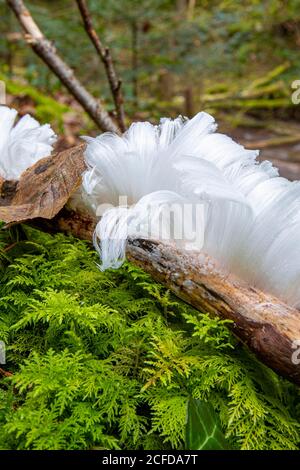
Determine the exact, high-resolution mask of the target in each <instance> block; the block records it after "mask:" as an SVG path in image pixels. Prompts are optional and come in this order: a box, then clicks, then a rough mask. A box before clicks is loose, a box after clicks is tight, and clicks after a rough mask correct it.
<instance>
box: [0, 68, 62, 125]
mask: <svg viewBox="0 0 300 470" xmlns="http://www.w3.org/2000/svg"><path fill="white" fill-rule="evenodd" d="M0 80H3V81H4V82H5V86H6V91H7V92H8V93H10V94H12V95H14V96H19V97H24V96H25V97H28V98H31V99H32V100H33V102H34V105H35V106H34V112H35V117H36V118H37V119H38V120H39V121H40V122H41V123H45V122H51V125H52V126H54V127H55V128H56V129H57V130H59V131H60V132H63V130H64V128H63V115H64V114H65V113H67V112H68V111H70V108H69V106H66V105H64V104H61V103H59V102H58V101H57V100H55V99H53V98H51V97H50V96H47V95H45V94H43V93H41V92H39V91H38V90H37V89H36V88H34V87H32V86H30V85H25V84H24V83H20V82H18V81H15V80H10V79H8V78H7V76H6V75H4V74H1V73H0Z"/></svg>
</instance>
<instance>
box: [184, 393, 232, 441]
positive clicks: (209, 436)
mask: <svg viewBox="0 0 300 470" xmlns="http://www.w3.org/2000/svg"><path fill="white" fill-rule="evenodd" d="M186 449H188V450H226V449H228V444H227V442H226V439H225V436H224V434H223V433H222V431H221V427H220V423H219V418H218V416H217V414H216V412H215V410H214V409H213V407H212V406H211V404H210V403H207V402H204V401H202V400H195V399H192V398H191V399H190V400H189V402H188V407H187V424H186Z"/></svg>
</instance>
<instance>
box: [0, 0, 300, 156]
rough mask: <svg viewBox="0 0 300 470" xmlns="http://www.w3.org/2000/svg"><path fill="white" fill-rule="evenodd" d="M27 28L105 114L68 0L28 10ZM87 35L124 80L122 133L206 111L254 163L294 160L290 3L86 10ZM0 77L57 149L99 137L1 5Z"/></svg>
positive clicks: (294, 36) (157, 1) (200, 1)
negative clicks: (255, 154) (52, 136)
mask: <svg viewBox="0 0 300 470" xmlns="http://www.w3.org/2000/svg"><path fill="white" fill-rule="evenodd" d="M25 3H26V6H27V7H28V8H29V10H30V12H31V14H32V16H33V18H34V19H35V21H36V22H37V24H38V25H39V26H40V28H41V30H42V31H43V33H44V34H45V35H46V36H47V38H48V39H50V40H51V41H53V42H54V44H55V46H56V47H57V50H58V52H59V54H60V55H61V56H62V57H63V58H64V60H65V61H66V62H67V63H68V64H69V65H70V66H71V67H72V68H73V70H74V71H75V74H76V76H77V77H78V78H79V79H80V81H81V82H82V83H83V84H84V85H85V86H86V87H87V89H88V90H89V91H90V92H91V93H92V94H93V95H94V96H95V97H100V98H101V99H102V100H103V101H104V103H105V106H106V109H108V110H109V111H110V112H112V111H113V101H112V99H111V96H110V90H109V87H108V83H107V79H106V76H105V73H104V68H103V64H102V63H101V61H100V60H99V57H98V56H97V54H96V53H95V50H94V48H93V45H92V43H91V42H90V40H89V38H88V36H87V34H86V32H85V30H84V28H83V25H82V18H81V15H80V13H79V10H78V7H77V4H76V1H75V0H51V1H50V0H48V1H46V0H36V1H35V0H30V1H29V0H28V1H27V2H25ZM87 3H88V6H89V8H90V11H91V14H92V19H93V22H94V26H95V29H96V30H97V33H98V34H99V37H100V38H101V40H102V42H103V43H104V44H105V45H107V46H109V47H110V50H111V53H112V56H113V58H114V61H115V66H116V69H117V72H118V75H119V76H120V78H121V79H122V90H123V94H124V97H125V111H126V123H127V125H128V124H129V123H130V122H132V121H134V120H150V121H152V122H157V121H158V119H159V118H160V117H162V116H171V117H175V116H177V115H178V114H184V115H187V116H189V117H191V116H192V115H194V114H195V113H196V112H198V111H200V110H206V111H208V112H211V113H212V114H213V115H214V116H215V117H216V118H217V120H218V121H219V122H220V126H219V128H220V129H221V131H225V132H228V133H229V134H231V135H233V136H234V137H236V138H237V139H238V140H239V141H240V142H242V143H244V144H246V145H247V146H248V147H250V148H253V147H254V148H256V147H258V148H262V149H263V156H264V157H272V156H275V158H277V159H289V160H292V161H296V160H299V161H300V143H299V142H300V132H299V130H300V127H299V125H298V121H299V117H300V108H299V106H300V105H298V106H297V105H295V104H293V103H292V100H291V95H292V92H293V90H292V88H291V85H292V82H293V81H294V80H296V79H300V60H299V59H300V8H299V7H300V0H263V1H257V0H246V1H244V2H240V1H232V0H223V1H221V0H110V1H104V0H89V1H88V2H87ZM0 11H1V22H0V32H1V36H0V38H1V39H0V57H1V66H0V79H1V80H4V81H5V82H6V87H7V93H8V103H7V104H9V105H13V106H15V107H16V108H18V110H19V111H20V112H21V113H22V114H24V113H26V112H31V113H32V114H33V115H34V116H35V117H36V118H37V119H39V120H41V121H47V122H51V124H52V125H53V127H54V129H55V130H56V131H57V132H58V133H60V134H61V137H60V140H59V143H58V146H59V147H60V148H64V147H68V146H71V145H74V144H76V143H77V142H78V141H79V136H80V135H82V134H86V133H90V134H96V133H98V132H99V130H97V128H96V125H95V124H94V123H93V121H92V120H91V119H90V118H89V117H88V116H87V115H86V113H85V112H84V111H83V110H82V108H81V107H80V105H79V104H78V103H76V101H75V100H74V98H73V97H72V96H71V95H70V94H69V93H68V92H67V91H66V90H65V88H64V87H63V86H62V84H61V83H60V82H59V80H58V79H57V78H56V77H55V75H54V74H53V73H52V72H51V71H50V70H49V69H48V68H47V66H46V65H44V64H43V63H42V61H41V60H40V58H39V57H37V56H36V55H35V54H34V52H33V51H32V50H31V48H30V47H29V46H28V45H27V44H26V43H25V41H24V39H23V33H22V32H21V29H20V26H19V24H18V22H17V20H16V18H15V16H14V14H13V12H12V11H11V10H10V9H9V7H8V6H7V4H6V2H5V1H4V0H1V1H0Z"/></svg>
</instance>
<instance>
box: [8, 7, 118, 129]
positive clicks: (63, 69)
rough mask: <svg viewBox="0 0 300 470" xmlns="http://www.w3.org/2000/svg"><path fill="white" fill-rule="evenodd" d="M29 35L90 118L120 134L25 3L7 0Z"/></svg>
mask: <svg viewBox="0 0 300 470" xmlns="http://www.w3.org/2000/svg"><path fill="white" fill-rule="evenodd" d="M6 1H7V4H8V5H9V7H10V8H11V9H12V10H13V12H14V13H15V15H16V17H17V19H18V21H19V23H20V24H21V26H22V28H23V29H24V32H25V39H26V41H27V43H28V44H29V45H30V46H31V47H32V49H33V50H34V52H35V53H36V54H37V55H38V56H39V57H40V58H41V59H42V60H43V61H44V62H45V64H46V65H47V66H48V67H49V68H50V69H51V70H52V71H53V72H54V73H55V75H56V76H57V77H58V78H59V79H60V81H61V82H62V83H63V84H64V85H65V87H66V88H67V89H68V90H69V92H70V93H71V94H72V95H73V96H74V98H75V99H76V100H77V101H78V102H79V103H80V104H81V106H82V107H83V108H84V109H85V111H86V112H87V113H88V115H89V116H90V117H91V118H92V119H93V121H94V122H95V123H96V124H97V125H98V126H99V128H100V129H102V130H103V131H111V132H117V133H119V132H120V130H119V128H118V126H117V125H116V124H115V123H114V121H113V120H112V118H111V117H110V116H109V114H108V112H107V111H106V110H105V109H104V107H103V104H102V103H101V102H100V101H99V100H97V99H96V98H94V97H93V96H92V95H91V94H90V93H89V92H88V91H87V90H86V88H85V87H84V86H83V85H82V84H81V83H80V81H79V80H78V79H77V78H76V76H75V75H74V72H73V70H72V69H71V68H70V67H69V66H68V65H67V64H66V63H65V62H64V61H63V60H62V59H61V58H60V56H59V55H58V53H57V51H56V49H55V47H54V45H53V44H52V43H51V42H50V41H49V40H48V39H47V38H45V36H44V35H43V33H42V31H41V30H40V29H39V27H38V25H37V24H36V23H35V21H34V19H33V18H32V16H31V14H30V12H29V10H28V9H27V8H26V7H25V4H24V2H23V1H22V0H6Z"/></svg>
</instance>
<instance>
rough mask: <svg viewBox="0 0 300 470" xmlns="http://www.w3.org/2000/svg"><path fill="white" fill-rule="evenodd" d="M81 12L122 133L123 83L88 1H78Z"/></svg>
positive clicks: (123, 121) (124, 127)
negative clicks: (103, 69) (102, 38)
mask: <svg viewBox="0 0 300 470" xmlns="http://www.w3.org/2000/svg"><path fill="white" fill-rule="evenodd" d="M76 2H77V5H78V8H79V11H80V13H81V16H82V20H83V24H84V28H85V30H86V32H87V35H88V36H89V38H90V40H91V41H92V44H93V45H94V47H95V49H96V51H97V54H98V55H99V57H100V59H101V61H102V62H103V65H104V68H105V72H106V75H107V79H108V82H109V85H110V89H111V93H112V96H113V100H114V103H115V107H116V114H117V120H118V124H119V126H120V129H121V131H122V132H124V131H125V130H126V125H125V112H124V99H123V94H122V89H121V85H122V81H121V80H120V79H119V78H118V76H117V73H116V69H115V66H114V62H113V59H112V56H111V53H110V49H109V48H108V47H105V46H104V45H103V44H102V42H101V40H100V38H99V36H98V34H97V33H96V31H95V29H94V27H93V22H92V18H91V14H90V11H89V9H88V6H87V3H86V0H76Z"/></svg>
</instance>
